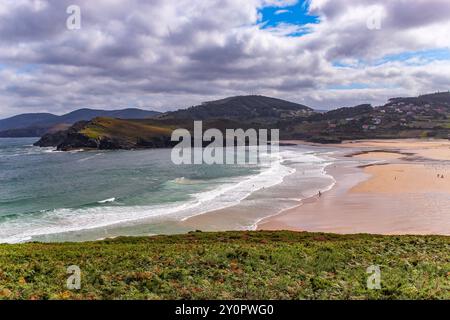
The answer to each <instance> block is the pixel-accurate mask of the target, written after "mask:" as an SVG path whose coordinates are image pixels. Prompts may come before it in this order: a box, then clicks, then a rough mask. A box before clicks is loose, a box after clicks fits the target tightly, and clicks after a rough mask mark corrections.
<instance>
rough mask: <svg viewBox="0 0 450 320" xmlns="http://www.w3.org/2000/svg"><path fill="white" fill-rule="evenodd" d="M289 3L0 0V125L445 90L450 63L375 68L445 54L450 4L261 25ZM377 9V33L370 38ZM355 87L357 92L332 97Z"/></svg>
mask: <svg viewBox="0 0 450 320" xmlns="http://www.w3.org/2000/svg"><path fill="white" fill-rule="evenodd" d="M69 4H77V5H79V6H80V7H81V10H82V18H83V25H82V29H81V30H79V31H69V30H67V29H66V28H65V19H66V18H67V14H66V10H65V9H66V7H67V6H68V5H69ZM295 4H298V6H299V10H300V3H299V2H298V1H297V0H247V1H241V0H189V1H188V0H151V1H148V0H147V1H144V0H97V1H91V0H78V1H77V0H47V1H44V0H15V1H13V0H4V1H2V3H0V61H1V64H0V103H1V108H0V116H6V115H10V114H14V113H20V112H28V111H34V112H38V111H39V112H42V111H51V112H57V113H62V112H65V111H68V110H72V109H75V108H80V107H99V108H100V107H101V108H121V107H124V106H140V107H149V108H155V109H158V110H167V109H175V108H178V107H186V106H189V105H193V104H197V103H200V102H201V101H204V100H210V99H214V98H220V97H223V96H228V95H237V94H248V93H260V94H266V95H273V96H277V97H280V98H286V99H291V100H295V101H298V102H302V103H307V104H311V105H312V106H314V107H320V108H324V107H336V106H342V105H352V104H359V103H365V102H373V103H382V102H383V101H385V100H386V99H387V98H389V97H392V96H398V95H415V94H419V93H423V92H427V91H434V90H438V89H440V90H445V89H448V88H449V87H450V72H449V71H450V65H449V64H450V63H449V61H433V60H430V61H423V62H422V63H411V61H412V60H410V61H409V62H406V61H404V62H401V61H395V62H394V61H391V62H389V61H388V62H386V63H383V64H381V65H379V64H378V62H379V61H380V59H381V58H382V57H384V56H386V55H389V54H399V53H402V52H408V51H417V50H425V51H426V50H432V49H437V48H449V47H450V38H449V37H448V34H449V32H450V21H449V20H448V17H449V16H450V2H448V1H446V0H427V1H425V0H414V1H407V2H406V1H400V0H385V1H373V0H352V1H349V0H333V1H327V0H311V1H309V10H310V12H311V14H314V15H317V16H318V17H319V21H320V23H318V24H310V25H306V26H293V25H289V24H283V23H282V24H280V25H279V26H278V27H274V28H262V26H261V25H259V23H260V21H261V20H260V13H259V9H260V8H262V7H263V6H275V7H278V8H279V11H283V10H285V9H283V8H284V7H286V6H291V5H295ZM376 8H379V9H380V10H381V11H382V12H383V14H382V20H381V29H380V30H369V29H368V28H367V19H368V18H370V16H371V15H372V14H373V12H374V10H375V9H376ZM305 30H306V31H307V32H308V33H307V34H306V35H304V36H302V37H292V36H290V35H292V34H293V33H296V32H299V31H305ZM1 65H4V67H3V68H1ZM339 65H345V66H346V67H342V66H341V67H339ZM355 83H360V84H361V83H362V84H366V85H367V88H366V89H353V90H351V89H346V90H336V89H333V88H335V87H337V86H348V87H351V85H352V84H355Z"/></svg>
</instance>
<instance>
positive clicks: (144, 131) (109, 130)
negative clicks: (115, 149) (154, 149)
mask: <svg viewBox="0 0 450 320" xmlns="http://www.w3.org/2000/svg"><path fill="white" fill-rule="evenodd" d="M173 130H174V128H173V127H170V126H166V125H161V124H160V125H159V126H158V125H157V124H153V121H149V123H145V122H144V121H130V120H121V119H112V118H96V119H94V120H92V121H91V122H90V124H89V125H88V126H87V127H86V128H84V129H83V130H81V131H80V133H81V134H84V135H85V136H87V137H88V138H91V139H98V138H101V137H105V136H106V137H126V138H129V139H133V140H135V139H136V138H138V137H142V138H153V137H159V136H169V137H170V135H171V134H172V131H173Z"/></svg>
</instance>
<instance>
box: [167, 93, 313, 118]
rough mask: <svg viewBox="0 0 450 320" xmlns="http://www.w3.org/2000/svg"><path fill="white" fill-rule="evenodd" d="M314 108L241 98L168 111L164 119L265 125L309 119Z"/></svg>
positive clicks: (258, 97) (231, 98)
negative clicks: (224, 121) (225, 121)
mask: <svg viewBox="0 0 450 320" xmlns="http://www.w3.org/2000/svg"><path fill="white" fill-rule="evenodd" d="M313 112H314V111H313V109H311V108H309V107H307V106H304V105H301V104H297V103H293V102H289V101H285V100H281V99H275V98H270V97H264V96H237V97H230V98H226V99H222V100H217V101H210V102H205V103H203V104H202V105H199V106H194V107H191V108H188V109H185V110H178V111H174V112H168V113H165V114H163V115H161V116H160V118H161V119H189V120H206V119H234V120H239V121H254V122H258V121H259V122H264V121H273V120H279V119H283V118H293V117H298V116H305V115H309V114H311V113H313Z"/></svg>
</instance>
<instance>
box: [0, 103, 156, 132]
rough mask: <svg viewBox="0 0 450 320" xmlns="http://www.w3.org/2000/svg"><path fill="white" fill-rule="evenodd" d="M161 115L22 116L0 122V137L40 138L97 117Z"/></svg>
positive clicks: (150, 114) (151, 114) (107, 112)
mask: <svg viewBox="0 0 450 320" xmlns="http://www.w3.org/2000/svg"><path fill="white" fill-rule="evenodd" d="M158 114H160V113H159V112H156V111H147V110H140V109H132V108H130V109H123V110H95V109H79V110H75V111H73V112H70V113H67V114H64V115H61V116H57V115H54V114H50V113H36V114H35V113H29V114H21V115H17V116H14V117H11V118H7V119H3V120H0V137H40V136H42V135H44V134H45V133H48V132H55V131H58V130H57V129H58V128H61V127H63V128H64V129H66V128H68V127H69V126H71V125H73V124H75V123H76V122H78V121H89V120H92V119H94V118H96V117H110V118H118V119H147V118H151V117H154V116H156V115H158Z"/></svg>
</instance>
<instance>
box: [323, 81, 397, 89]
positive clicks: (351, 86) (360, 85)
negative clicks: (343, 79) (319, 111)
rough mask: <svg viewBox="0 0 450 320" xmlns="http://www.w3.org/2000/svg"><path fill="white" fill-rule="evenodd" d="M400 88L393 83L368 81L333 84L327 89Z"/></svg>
mask: <svg viewBox="0 0 450 320" xmlns="http://www.w3.org/2000/svg"><path fill="white" fill-rule="evenodd" d="M396 88H398V86H397V85H391V84H379V83H373V84H367V83H360V82H355V83H350V84H343V85H331V86H328V87H327V88H326V89H328V90H363V89H396Z"/></svg>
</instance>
